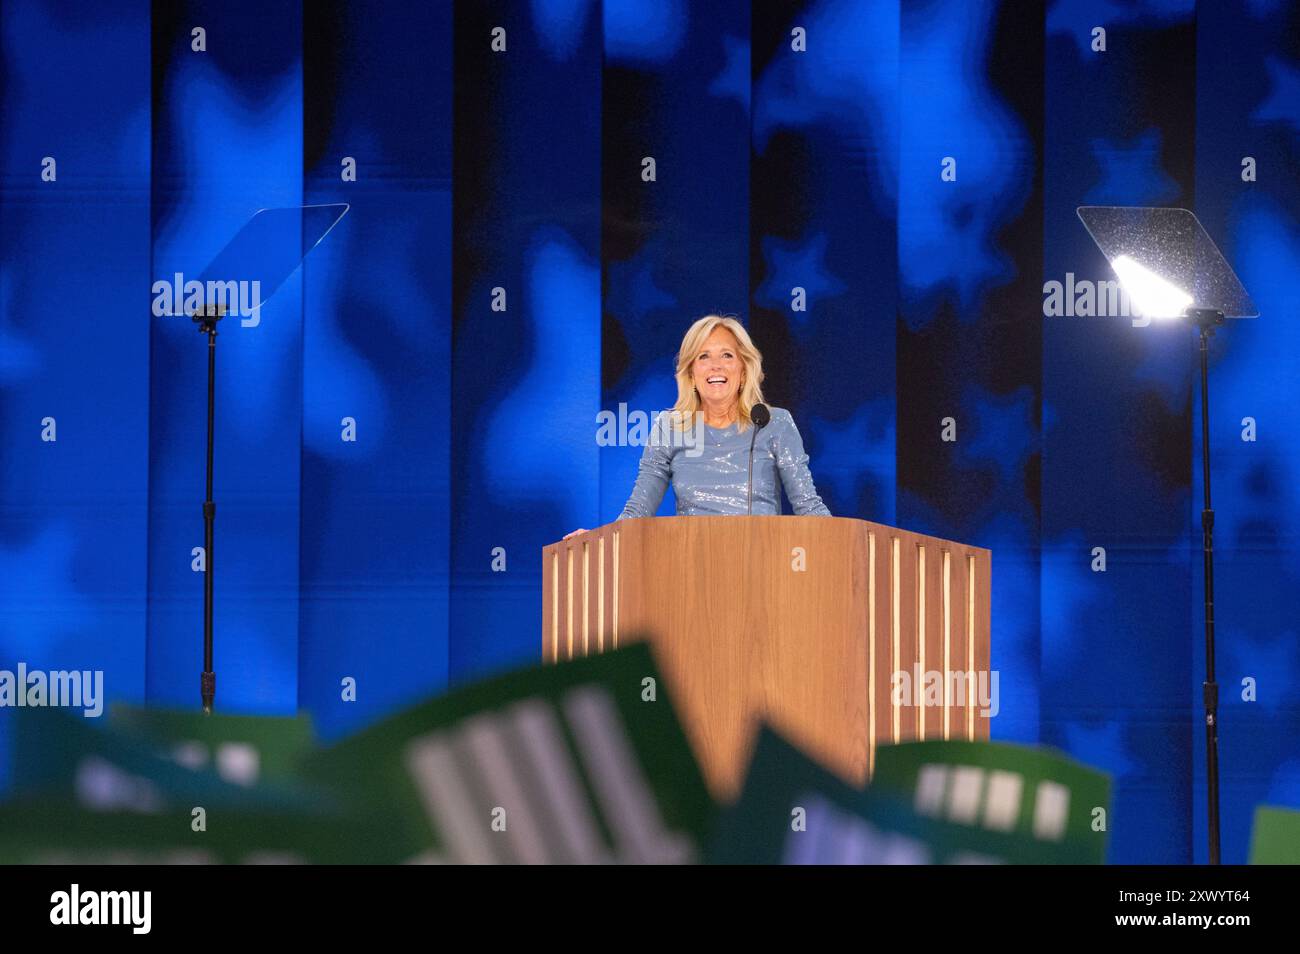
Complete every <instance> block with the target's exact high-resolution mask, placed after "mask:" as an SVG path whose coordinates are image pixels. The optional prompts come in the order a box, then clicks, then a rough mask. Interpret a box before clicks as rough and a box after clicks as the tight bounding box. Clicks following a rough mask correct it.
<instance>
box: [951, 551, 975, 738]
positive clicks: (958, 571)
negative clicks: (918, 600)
mask: <svg viewBox="0 0 1300 954" xmlns="http://www.w3.org/2000/svg"><path fill="white" fill-rule="evenodd" d="M966 561H967V553H966V550H965V548H963V547H953V548H952V549H951V550H950V551H949V553H948V573H949V578H948V583H949V605H950V626H951V629H950V632H949V637H950V638H949V644H948V666H947V668H948V671H949V672H965V671H966V669H967V667H968V666H969V660H970V653H969V651H968V644H969V642H970V636H969V630H968V629H967V615H968V614H967V612H966V593H967V589H968V587H967V583H966V578H967V575H968V573H967V566H966ZM966 689H967V683H966V681H965V680H963V681H962V682H961V683H954V682H953V681H952V678H951V677H949V693H950V696H951V699H950V706H949V710H948V738H950V739H965V738H969V737H970V734H969V730H968V728H967V726H966V710H967V704H966Z"/></svg>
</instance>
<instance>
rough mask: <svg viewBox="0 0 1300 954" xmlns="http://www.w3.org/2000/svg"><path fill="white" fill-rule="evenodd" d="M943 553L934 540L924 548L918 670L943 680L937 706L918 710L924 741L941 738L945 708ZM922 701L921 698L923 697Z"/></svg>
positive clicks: (939, 687)
mask: <svg viewBox="0 0 1300 954" xmlns="http://www.w3.org/2000/svg"><path fill="white" fill-rule="evenodd" d="M945 553H946V551H945V549H944V548H943V547H942V546H941V545H940V544H939V541H937V540H935V541H932V542H930V543H929V544H927V546H926V548H925V595H926V599H925V630H924V632H923V633H922V637H923V639H924V645H925V665H923V666H922V667H921V678H922V679H923V680H924V679H925V676H926V673H927V672H937V673H938V674H939V676H940V678H941V680H942V682H941V684H940V685H939V686H938V687H937V690H938V699H937V700H936V701H937V702H938V705H934V706H926V707H925V708H923V709H920V710H918V711H919V712H920V714H921V727H922V729H923V733H922V734H921V735H920V737H921V738H924V739H942V738H943V717H944V709H945V708H946V696H945V695H944V693H945V692H946V687H947V685H948V667H947V665H946V660H945V659H944V640H943V632H944V616H943V611H944V603H945V598H946V595H947V591H946V590H945V589H944V585H943V584H944V573H943V561H944V554H945ZM923 701H924V697H923Z"/></svg>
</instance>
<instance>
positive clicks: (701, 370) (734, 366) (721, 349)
mask: <svg viewBox="0 0 1300 954" xmlns="http://www.w3.org/2000/svg"><path fill="white" fill-rule="evenodd" d="M744 376H745V363H744V362H743V361H741V360H740V352H739V350H738V349H737V347H736V336H735V335H733V334H732V333H731V332H730V331H728V330H727V329H726V328H723V327H721V326H719V327H717V328H714V329H713V333H712V334H710V335H709V337H708V338H707V339H705V342H704V347H702V348H701V349H700V353H699V354H697V355H696V356H695V362H694V364H693V365H692V368H691V377H692V378H693V380H694V382H695V388H696V390H698V391H699V392H700V400H702V401H703V402H704V403H705V405H706V406H708V407H710V408H712V409H714V410H717V411H722V410H726V409H727V408H729V407H730V406H731V404H732V402H734V401H735V400H736V396H737V395H738V394H739V393H740V386H741V384H742V382H743V380H744Z"/></svg>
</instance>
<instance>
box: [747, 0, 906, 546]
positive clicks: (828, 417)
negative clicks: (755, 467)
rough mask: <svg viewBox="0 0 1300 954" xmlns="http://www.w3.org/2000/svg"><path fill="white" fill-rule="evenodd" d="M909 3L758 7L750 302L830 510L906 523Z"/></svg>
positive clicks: (779, 391) (774, 391)
mask: <svg viewBox="0 0 1300 954" xmlns="http://www.w3.org/2000/svg"><path fill="white" fill-rule="evenodd" d="M898 15H899V14H898V4H896V3H888V2H877V0H854V2H848V3H818V2H803V0H796V2H787V3H755V4H753V27H752V41H751V44H750V46H751V53H750V56H751V59H752V69H751V74H752V78H753V116H752V130H753V134H752V147H751V148H752V159H751V162H752V173H751V177H750V196H749V201H750V249H749V255H750V266H749V267H750V307H751V310H752V314H753V323H752V331H753V333H754V334H755V337H756V341H757V343H758V345H759V347H760V348H763V349H765V353H766V356H767V362H768V363H767V367H766V369H765V370H766V372H767V381H766V383H765V384H764V388H765V391H766V394H767V397H768V399H769V402H770V403H773V404H775V405H777V406H780V407H786V408H788V409H790V410H791V412H792V413H793V415H794V418H795V422H796V424H797V425H798V427H799V429H800V432H801V434H802V436H803V439H804V446H805V449H806V450H807V451H808V453H809V455H810V458H811V462H810V467H811V470H812V474H813V479H814V480H815V481H816V484H817V489H818V492H819V493H820V495H821V496H822V499H823V500H824V501H825V502H826V505H827V506H828V507H829V508H830V510H831V512H832V513H834V514H836V515H838V516H858V517H863V518H866V519H868V520H873V521H879V522H881V523H885V524H892V523H894V522H895V521H894V498H895V486H894V484H895V438H894V433H895V425H894V416H895V396H894V395H895V380H896V379H895V355H894V331H895V321H896V315H897V306H898V272H897V267H896V263H897V235H896V230H895V228H894V220H895V216H896V213H897V201H898V189H897V179H898V110H899V100H898ZM728 63H729V64H730V56H729V59H728ZM729 75H730V73H727V74H724V78H725V77H728V76H729ZM831 369H833V371H832V370H831ZM786 512H787V513H788V512H789V508H788V507H787V508H786Z"/></svg>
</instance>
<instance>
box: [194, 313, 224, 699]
mask: <svg viewBox="0 0 1300 954" xmlns="http://www.w3.org/2000/svg"><path fill="white" fill-rule="evenodd" d="M220 317H221V316H220V315H208V316H207V317H206V318H205V319H204V320H203V321H202V322H200V325H199V330H200V331H205V332H207V335H208V479H207V493H206V494H205V496H204V499H203V675H202V676H201V677H200V679H199V691H200V695H201V697H202V700H203V711H204V712H205V713H211V712H212V702H213V699H214V698H215V697H216V694H217V674H216V672H215V671H214V669H213V666H212V524H213V521H214V520H215V519H216V515H217V505H216V503H214V502H213V500H212V437H213V422H214V419H215V408H216V378H217V374H216V372H217V321H218V320H219V319H220Z"/></svg>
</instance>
